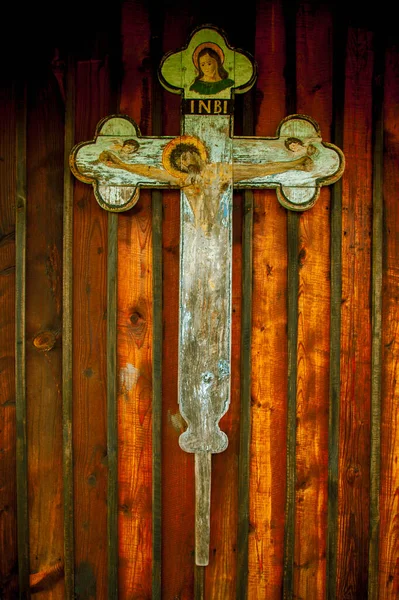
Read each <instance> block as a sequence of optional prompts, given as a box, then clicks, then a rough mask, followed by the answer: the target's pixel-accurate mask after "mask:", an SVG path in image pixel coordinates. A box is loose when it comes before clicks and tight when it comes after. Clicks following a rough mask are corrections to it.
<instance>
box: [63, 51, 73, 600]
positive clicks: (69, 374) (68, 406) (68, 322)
mask: <svg viewBox="0 0 399 600" xmlns="http://www.w3.org/2000/svg"><path fill="white" fill-rule="evenodd" d="M66 79H67V85H66V105H65V137H64V214H63V276H62V286H63V290H62V304H63V311H62V430H63V452H62V460H63V485H64V487H63V503H64V573H65V600H73V599H74V597H75V593H74V586H75V565H74V510H73V509H74V498H73V443H72V430H73V425H72V412H73V387H72V378H73V370H72V369H73V359H72V355H73V345H72V319H73V313H72V310H73V188H74V184H73V177H72V174H71V172H70V169H69V152H70V150H71V148H72V146H73V142H74V136H75V93H76V90H75V63H74V61H73V59H72V58H71V57H69V58H68V66H67V75H66Z"/></svg>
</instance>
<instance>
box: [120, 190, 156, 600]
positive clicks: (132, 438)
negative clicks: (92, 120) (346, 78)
mask: <svg viewBox="0 0 399 600" xmlns="http://www.w3.org/2000/svg"><path fill="white" fill-rule="evenodd" d="M118 239H119V241H118V260H119V265H120V268H119V270H118V413H119V457H118V461H119V505H120V518H119V533H120V541H119V551H120V594H121V597H122V598H129V597H131V596H132V595H139V594H141V595H142V596H143V597H150V596H151V558H152V551H151V541H152V538H151V489H152V488H151V473H152V468H151V448H152V444H151V442H152V435H151V425H152V422H151V393H152V383H151V382H152V345H151V339H152V302H151V291H152V252H151V202H150V198H148V196H147V197H146V198H142V199H141V201H140V202H139V203H138V205H137V206H136V207H135V208H134V209H133V210H132V211H130V212H129V213H126V214H122V215H120V217H119V233H118Z"/></svg>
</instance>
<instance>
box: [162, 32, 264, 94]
mask: <svg viewBox="0 0 399 600" xmlns="http://www.w3.org/2000/svg"><path fill="white" fill-rule="evenodd" d="M159 78H160V81H161V83H162V85H163V86H164V87H165V88H166V89H167V90H169V91H170V92H173V93H175V94H179V93H181V94H182V95H183V97H184V98H186V99H189V98H194V99H196V98H213V97H214V98H218V99H221V98H226V99H227V98H231V97H232V93H233V91H234V92H235V93H239V94H240V93H244V92H246V91H248V90H249V89H250V88H251V87H252V85H253V84H254V82H255V79H256V64H255V62H254V60H253V59H252V58H251V57H250V55H249V54H247V53H246V52H244V51H243V50H238V49H233V48H231V47H230V46H229V45H228V43H227V40H226V38H225V36H224V34H223V33H221V32H220V31H219V30H217V29H216V28H215V27H212V26H205V27H201V28H200V29H198V30H196V31H195V32H194V33H193V35H192V36H191V38H190V41H189V42H188V45H187V46H186V47H185V48H183V49H182V50H180V51H178V52H171V53H169V54H167V55H166V56H165V57H164V59H163V61H162V63H161V65H160V69H159Z"/></svg>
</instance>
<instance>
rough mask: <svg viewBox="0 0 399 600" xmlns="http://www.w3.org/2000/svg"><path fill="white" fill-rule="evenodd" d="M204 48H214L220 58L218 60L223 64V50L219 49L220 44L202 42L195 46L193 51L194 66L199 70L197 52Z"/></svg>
mask: <svg viewBox="0 0 399 600" xmlns="http://www.w3.org/2000/svg"><path fill="white" fill-rule="evenodd" d="M204 48H211V50H214V51H215V52H216V53H217V54H218V55H219V58H220V62H221V63H222V64H223V63H224V52H223V50H222V49H221V47H220V46H218V45H217V44H214V43H213V42H204V43H203V44H200V45H199V46H197V47H196V49H195V50H194V52H193V63H194V65H195V68H196V69H198V71H199V66H198V54H199V53H200V52H201V50H203V49H204Z"/></svg>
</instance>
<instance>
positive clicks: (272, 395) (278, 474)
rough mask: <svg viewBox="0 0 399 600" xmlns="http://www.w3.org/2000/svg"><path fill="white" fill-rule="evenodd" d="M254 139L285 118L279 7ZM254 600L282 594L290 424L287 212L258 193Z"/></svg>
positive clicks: (264, 50) (261, 62)
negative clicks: (288, 411) (287, 438)
mask: <svg viewBox="0 0 399 600" xmlns="http://www.w3.org/2000/svg"><path fill="white" fill-rule="evenodd" d="M255 58H256V61H257V63H258V82H257V90H256V100H257V111H256V114H257V121H256V130H255V131H256V135H264V136H269V135H274V134H275V131H276V129H277V126H278V124H279V122H280V121H281V119H282V118H283V117H284V116H285V107H284V102H281V98H284V97H285V88H286V83H285V79H284V67H285V29H284V18H283V10H282V4H281V2H280V1H279V0H275V1H273V2H270V3H257V18H256V37H255ZM251 354H252V356H251V360H252V385H251V395H252V398H251V432H252V434H251V463H250V496H249V499H250V530H249V553H248V566H249V574H248V599H249V600H261V599H263V598H269V599H270V600H279V599H280V598H281V594H282V578H283V540H284V501H285V483H286V482H285V460H286V420H287V405H286V397H287V211H286V210H284V209H283V208H282V207H281V206H280V204H279V203H278V201H277V198H276V194H275V192H274V190H262V191H261V192H260V191H259V192H255V193H254V224H253V308H252V352H251Z"/></svg>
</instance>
